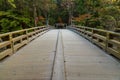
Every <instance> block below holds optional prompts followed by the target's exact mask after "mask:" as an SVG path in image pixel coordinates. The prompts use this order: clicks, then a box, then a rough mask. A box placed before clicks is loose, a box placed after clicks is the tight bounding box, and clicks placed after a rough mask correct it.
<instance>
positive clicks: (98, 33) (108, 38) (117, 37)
mask: <svg viewBox="0 0 120 80" xmlns="http://www.w3.org/2000/svg"><path fill="white" fill-rule="evenodd" d="M69 29H72V30H74V31H77V33H80V35H81V36H83V37H85V38H86V39H88V40H90V41H91V42H92V43H94V44H96V45H97V46H99V47H100V48H102V49H103V50H105V51H107V52H108V53H109V54H112V55H114V56H115V57H117V58H119V59H120V33H117V32H112V31H107V30H102V29H95V28H90V27H85V26H70V27H69Z"/></svg>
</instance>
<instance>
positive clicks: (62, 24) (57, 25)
mask: <svg viewBox="0 0 120 80" xmlns="http://www.w3.org/2000/svg"><path fill="white" fill-rule="evenodd" d="M66 26H67V24H64V23H56V24H55V28H56V29H66Z"/></svg>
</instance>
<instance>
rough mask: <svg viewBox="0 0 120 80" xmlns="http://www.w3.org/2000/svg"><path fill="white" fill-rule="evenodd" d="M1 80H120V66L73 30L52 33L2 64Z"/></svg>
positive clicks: (0, 66)
mask: <svg viewBox="0 0 120 80" xmlns="http://www.w3.org/2000/svg"><path fill="white" fill-rule="evenodd" d="M0 80H120V63H119V62H118V61H117V60H115V59H114V58H112V57H111V56H109V55H107V54H106V53H105V52H104V51H102V50H101V49H99V48H98V47H96V46H95V45H93V44H92V43H90V42H89V41H87V40H86V39H84V38H82V37H81V36H79V35H77V34H76V33H74V32H72V31H69V30H50V31H48V32H47V33H45V34H44V35H42V36H40V37H38V38H37V39H35V40H34V41H32V42H31V43H29V44H28V45H26V46H25V47H23V48H21V49H20V50H19V51H18V52H16V53H15V54H14V55H12V56H10V57H8V58H7V59H5V60H4V61H2V62H0Z"/></svg>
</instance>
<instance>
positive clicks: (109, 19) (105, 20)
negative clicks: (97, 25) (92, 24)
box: [101, 15, 116, 30]
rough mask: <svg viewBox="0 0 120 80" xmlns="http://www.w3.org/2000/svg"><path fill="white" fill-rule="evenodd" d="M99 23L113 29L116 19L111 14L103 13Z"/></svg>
mask: <svg viewBox="0 0 120 80" xmlns="http://www.w3.org/2000/svg"><path fill="white" fill-rule="evenodd" d="M101 25H102V26H103V27H104V28H105V29H108V30H114V28H115V26H116V20H115V18H114V17H113V16H110V15H104V16H102V17H101Z"/></svg>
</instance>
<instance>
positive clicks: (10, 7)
mask: <svg viewBox="0 0 120 80" xmlns="http://www.w3.org/2000/svg"><path fill="white" fill-rule="evenodd" d="M55 23H65V24H67V25H81V26H88V27H92V28H99V29H106V30H111V31H115V30H117V29H119V28H120V0H0V33H6V32H11V31H16V30H21V29H25V28H31V27H36V26H42V25H53V26H54V25H55Z"/></svg>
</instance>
